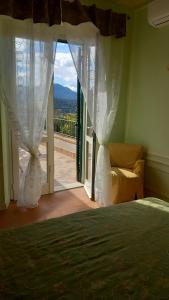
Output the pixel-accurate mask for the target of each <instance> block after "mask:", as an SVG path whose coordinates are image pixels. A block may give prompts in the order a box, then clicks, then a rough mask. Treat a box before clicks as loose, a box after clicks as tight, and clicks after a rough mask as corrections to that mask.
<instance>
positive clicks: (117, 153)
mask: <svg viewBox="0 0 169 300" xmlns="http://www.w3.org/2000/svg"><path fill="white" fill-rule="evenodd" d="M108 147H109V151H110V161H111V167H112V169H111V175H112V187H113V196H112V202H113V203H114V204H116V203H121V202H126V201H130V200H134V199H136V198H137V199H139V198H143V197H144V193H143V177H144V160H143V159H141V158H142V156H143V147H142V146H141V145H130V144H110V145H109V146H108Z"/></svg>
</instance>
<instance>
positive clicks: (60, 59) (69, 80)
mask: <svg viewBox="0 0 169 300" xmlns="http://www.w3.org/2000/svg"><path fill="white" fill-rule="evenodd" d="M26 43H27V40H26V39H20V38H16V49H17V51H19V52H21V61H19V60H18V62H17V71H18V72H19V76H20V78H21V79H22V81H24V79H26V66H25V64H26V45H27V44H26ZM35 47H37V49H36V60H37V61H38V57H39V59H40V56H39V51H40V49H39V48H38V44H37V45H35ZM28 51H30V49H29V47H28ZM18 58H19V57H18ZM37 81H38V78H37ZM23 83H24V82H22V84H23ZM54 83H59V84H61V85H63V86H66V87H68V88H70V89H71V90H73V91H76V89H77V73H76V70H75V67H74V64H73V60H72V56H71V53H70V50H69V46H68V44H64V43H57V48H56V57H55V64H54Z"/></svg>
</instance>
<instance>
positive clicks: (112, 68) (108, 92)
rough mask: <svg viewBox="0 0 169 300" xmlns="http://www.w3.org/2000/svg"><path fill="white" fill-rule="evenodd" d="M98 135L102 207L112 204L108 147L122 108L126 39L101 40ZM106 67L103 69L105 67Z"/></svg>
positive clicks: (98, 186)
mask: <svg viewBox="0 0 169 300" xmlns="http://www.w3.org/2000/svg"><path fill="white" fill-rule="evenodd" d="M97 53H98V57H97V60H98V61H97V64H98V69H97V71H98V75H97V76H98V79H97V84H98V85H97V94H96V97H97V101H96V120H98V122H96V136H97V139H98V143H99V149H98V154H97V163H96V175H95V197H96V200H97V202H98V204H99V205H101V206H109V205H112V193H113V191H112V180H111V165H110V155H109V152H108V149H107V144H108V143H109V141H110V139H111V132H112V129H113V125H114V122H115V118H116V113H117V109H118V102H119V94H120V85H121V73H122V65H123V64H122V62H123V39H115V38H112V37H108V38H105V37H99V41H98V44H97ZM102 66H103V67H102Z"/></svg>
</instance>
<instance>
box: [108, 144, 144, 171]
mask: <svg viewBox="0 0 169 300" xmlns="http://www.w3.org/2000/svg"><path fill="white" fill-rule="evenodd" d="M108 148H109V152H110V162H111V166H112V167H119V168H127V169H132V168H133V167H134V164H135V162H136V161H137V160H139V159H141V158H142V156H143V146H141V145H131V144H109V145H108Z"/></svg>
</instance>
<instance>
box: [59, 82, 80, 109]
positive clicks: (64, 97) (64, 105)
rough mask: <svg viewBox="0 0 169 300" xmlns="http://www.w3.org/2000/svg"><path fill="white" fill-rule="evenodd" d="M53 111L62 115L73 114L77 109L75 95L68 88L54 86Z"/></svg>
mask: <svg viewBox="0 0 169 300" xmlns="http://www.w3.org/2000/svg"><path fill="white" fill-rule="evenodd" d="M53 100H54V109H59V110H61V111H62V112H64V113H75V112H76V108H77V93H76V92H74V91H72V90H71V89H69V88H68V87H65V86H62V85H60V84H54V99H53Z"/></svg>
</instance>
